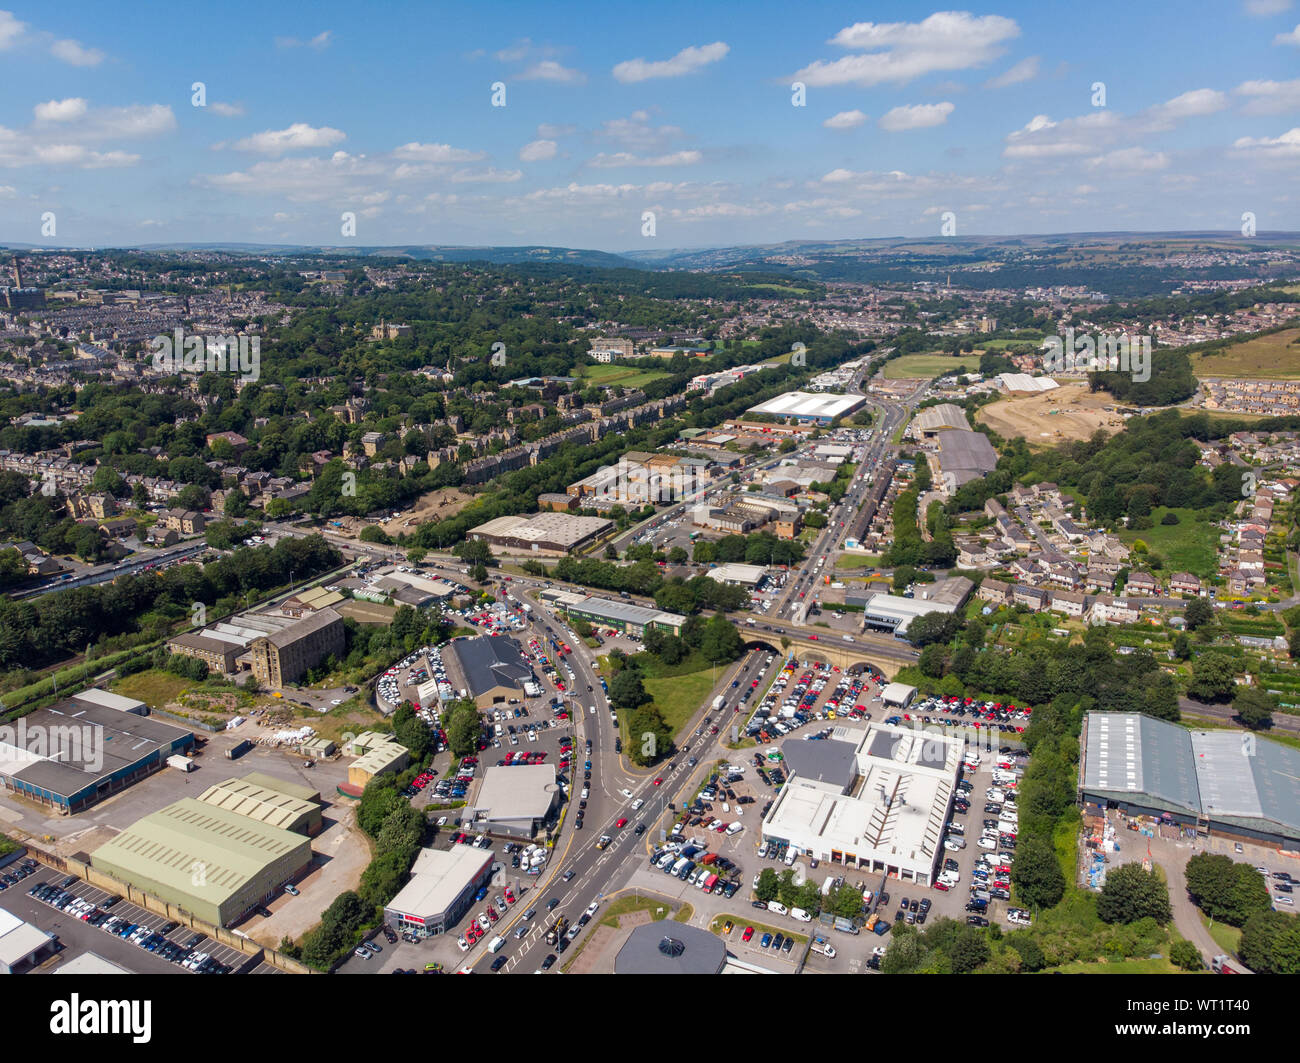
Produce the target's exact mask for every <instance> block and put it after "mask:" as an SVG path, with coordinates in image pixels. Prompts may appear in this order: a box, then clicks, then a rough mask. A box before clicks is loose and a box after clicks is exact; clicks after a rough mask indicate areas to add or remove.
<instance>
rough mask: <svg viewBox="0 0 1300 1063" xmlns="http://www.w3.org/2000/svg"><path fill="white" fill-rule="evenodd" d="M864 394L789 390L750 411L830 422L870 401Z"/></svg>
mask: <svg viewBox="0 0 1300 1063" xmlns="http://www.w3.org/2000/svg"><path fill="white" fill-rule="evenodd" d="M866 401H867V400H866V398H865V396H862V395H816V394H813V393H812V392H810V391H787V392H786V393H785V394H784V395H778V396H776V398H774V399H768V400H767V401H766V402H760V403H759V404H758V405H757V406H752V407H750V409H749V410H748V411H746V412H747V413H765V414H767V415H768V416H769V417H779V418H782V419H789V420H791V421H798V422H800V423H803V424H830V423H831V422H832V421H833V420H835V418H837V417H843V416H844V415H845V414H849V413H852V412H853V411H854V410H856V409H858V408H860V407H861V406H862V404H863V403H864V402H866Z"/></svg>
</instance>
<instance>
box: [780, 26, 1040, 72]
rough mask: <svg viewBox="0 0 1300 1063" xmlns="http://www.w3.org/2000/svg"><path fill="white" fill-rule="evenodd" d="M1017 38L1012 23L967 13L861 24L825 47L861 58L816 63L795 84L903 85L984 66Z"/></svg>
mask: <svg viewBox="0 0 1300 1063" xmlns="http://www.w3.org/2000/svg"><path fill="white" fill-rule="evenodd" d="M1018 36H1020V27H1019V26H1018V25H1017V24H1016V22H1015V20H1014V19H1009V18H1004V17H1003V16H1001V15H983V16H976V15H972V14H970V13H969V12H967V11H940V12H936V13H935V14H933V15H931V16H929V17H928V18H926V19H925V20H923V21H921V22H879V23H876V22H859V23H856V24H854V25H852V26H848V27H846V28H845V29H842V30H840V32H839V33H837V34H836V35H835V36H834V37H833V38H831V40H830V42H829V43H830V44H833V45H837V46H839V47H842V48H850V49H854V50H857V51H860V52H863V53H864V54H860V55H848V56H845V57H844V58H842V59H835V60H830V61H826V60H820V59H819V60H817V61H816V62H813V63H810V64H809V65H808V66H806V67H804V68H803V69H802V70H800V71H799V72H798V73H796V74H795V75H794V76H793V80H796V81H802V82H804V83H806V84H808V85H817V86H827V85H849V84H853V85H864V86H871V85H880V84H884V83H886V82H893V83H897V84H904V83H906V82H909V81H913V80H915V79H916V78H918V77H922V76H924V75H926V74H932V73H935V72H937V71H949V70H970V69H972V68H975V67H981V66H985V65H987V64H988V63H990V62H992V61H993V60H994V59H997V58H999V57H1000V56H1001V55H1002V54H1003V52H1004V51H1005V47H1004V45H1005V44H1006V42H1007V41H1010V40H1012V39H1014V38H1016V37H1018Z"/></svg>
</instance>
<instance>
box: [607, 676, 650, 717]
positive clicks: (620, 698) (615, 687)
mask: <svg viewBox="0 0 1300 1063" xmlns="http://www.w3.org/2000/svg"><path fill="white" fill-rule="evenodd" d="M609 700H610V701H611V702H612V703H613V705H614V707H615V708H619V709H635V708H636V707H637V706H638V705H644V704H645V703H646V702H648V701H649V700H650V695H649V694H648V693H647V692H646V688H645V685H644V684H643V683H642V682H641V673H640V672H638V671H637V670H636V669H635V668H623V669H620V670H619V672H618V674H617V675H615V676H614V678H613V679H612V680H611V681H610V684H609Z"/></svg>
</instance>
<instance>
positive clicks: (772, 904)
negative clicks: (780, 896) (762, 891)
mask: <svg viewBox="0 0 1300 1063" xmlns="http://www.w3.org/2000/svg"><path fill="white" fill-rule="evenodd" d="M767 910H768V911H769V912H776V914H777V915H789V914H790V910H789V909H788V908H786V906H785V905H784V904H782V903H781V902H780V901H768V902H767Z"/></svg>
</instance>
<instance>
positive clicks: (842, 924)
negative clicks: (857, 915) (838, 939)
mask: <svg viewBox="0 0 1300 1063" xmlns="http://www.w3.org/2000/svg"><path fill="white" fill-rule="evenodd" d="M835 929H836V930H838V931H839V932H840V933H842V934H856V933H857V932H858V928H857V927H856V926H854V924H853V920H852V919H845V918H844V916H842V915H837V916H836V917H835Z"/></svg>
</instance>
